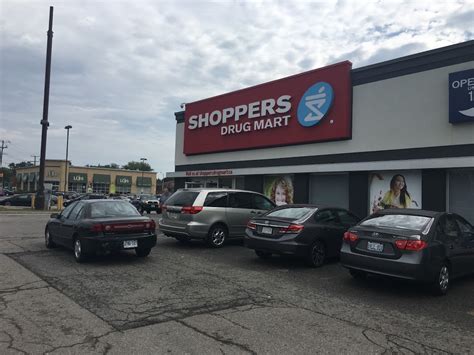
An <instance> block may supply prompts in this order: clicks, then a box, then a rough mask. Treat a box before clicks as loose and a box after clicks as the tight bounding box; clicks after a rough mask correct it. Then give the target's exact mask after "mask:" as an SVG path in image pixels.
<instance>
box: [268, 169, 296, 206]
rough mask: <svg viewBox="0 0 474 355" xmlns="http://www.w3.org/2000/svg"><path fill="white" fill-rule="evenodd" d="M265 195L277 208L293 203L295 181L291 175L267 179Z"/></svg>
mask: <svg viewBox="0 0 474 355" xmlns="http://www.w3.org/2000/svg"><path fill="white" fill-rule="evenodd" d="M264 194H265V196H267V197H268V198H269V199H270V200H272V201H273V202H275V203H276V205H277V206H282V205H286V204H291V203H293V179H292V177H291V175H279V176H267V177H265V183H264Z"/></svg>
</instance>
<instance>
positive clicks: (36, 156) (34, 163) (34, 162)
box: [32, 155, 39, 166]
mask: <svg viewBox="0 0 474 355" xmlns="http://www.w3.org/2000/svg"><path fill="white" fill-rule="evenodd" d="M32 157H33V159H34V160H33V166H36V158H39V155H32Z"/></svg>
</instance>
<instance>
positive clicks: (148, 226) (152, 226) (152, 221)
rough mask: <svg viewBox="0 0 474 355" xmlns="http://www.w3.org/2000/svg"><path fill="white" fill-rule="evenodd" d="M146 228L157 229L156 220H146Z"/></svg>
mask: <svg viewBox="0 0 474 355" xmlns="http://www.w3.org/2000/svg"><path fill="white" fill-rule="evenodd" d="M145 229H149V230H152V231H153V230H155V229H156V223H155V221H154V220H151V221H149V222H146V223H145Z"/></svg>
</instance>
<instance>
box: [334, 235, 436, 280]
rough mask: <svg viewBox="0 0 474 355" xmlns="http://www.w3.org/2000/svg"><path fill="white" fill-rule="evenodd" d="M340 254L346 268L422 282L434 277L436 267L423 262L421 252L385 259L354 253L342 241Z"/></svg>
mask: <svg viewBox="0 0 474 355" xmlns="http://www.w3.org/2000/svg"><path fill="white" fill-rule="evenodd" d="M415 253H418V254H415ZM340 255H341V258H340V262H341V265H342V266H344V267H345V268H348V269H354V270H361V271H365V272H369V273H373V274H378V275H384V276H390V277H396V278H400V279H406V280H415V281H422V282H431V281H433V280H434V279H435V277H436V276H435V275H436V271H435V270H436V268H435V267H430V266H427V265H428V263H424V262H423V255H422V252H413V253H410V254H404V255H402V257H401V258H400V259H386V258H380V257H376V256H369V255H361V254H358V253H354V252H352V251H351V249H350V246H349V245H347V244H345V243H344V244H343V245H342V248H341V254H340Z"/></svg>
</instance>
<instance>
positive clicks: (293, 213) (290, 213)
mask: <svg viewBox="0 0 474 355" xmlns="http://www.w3.org/2000/svg"><path fill="white" fill-rule="evenodd" d="M313 211H314V209H313V208H308V207H295V208H283V209H280V210H275V211H271V212H269V213H267V214H266V216H268V217H283V218H292V219H300V218H303V217H305V216H307V215H308V214H309V213H312V212H313Z"/></svg>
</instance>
